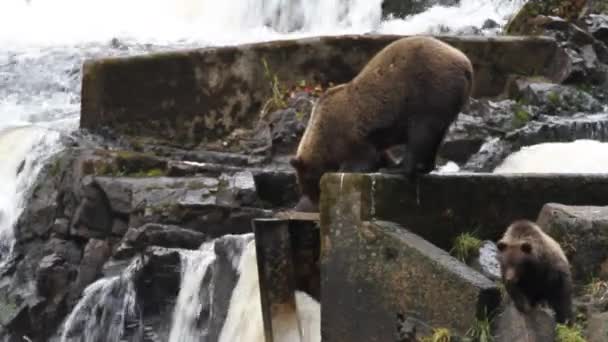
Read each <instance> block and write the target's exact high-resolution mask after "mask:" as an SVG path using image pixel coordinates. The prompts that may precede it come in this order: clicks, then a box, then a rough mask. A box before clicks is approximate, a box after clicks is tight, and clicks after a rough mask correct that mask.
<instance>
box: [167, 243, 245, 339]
mask: <svg viewBox="0 0 608 342" xmlns="http://www.w3.org/2000/svg"><path fill="white" fill-rule="evenodd" d="M252 239H253V234H245V235H225V236H223V237H221V238H219V239H216V240H213V241H211V242H207V243H204V244H203V245H202V246H201V247H200V248H199V249H198V250H196V251H180V256H181V285H180V291H179V294H178V296H177V301H176V303H175V308H174V309H173V322H172V326H171V331H170V334H169V342H200V341H203V342H215V341H217V335H218V334H219V331H220V329H221V326H222V324H223V321H224V316H225V314H226V311H227V306H228V300H229V294H230V293H232V288H233V287H234V283H235V282H236V274H237V272H238V265H239V262H240V260H241V255H242V253H243V250H244V249H245V246H246V245H247V243H249V242H250V241H252ZM230 274H234V275H235V276H234V277H228V278H226V275H230ZM233 278H234V279H233ZM222 292H224V293H222Z"/></svg>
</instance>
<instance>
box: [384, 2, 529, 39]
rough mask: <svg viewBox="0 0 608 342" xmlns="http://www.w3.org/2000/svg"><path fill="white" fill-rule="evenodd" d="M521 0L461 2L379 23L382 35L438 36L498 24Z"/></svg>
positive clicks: (519, 6)
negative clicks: (486, 22)
mask: <svg viewBox="0 0 608 342" xmlns="http://www.w3.org/2000/svg"><path fill="white" fill-rule="evenodd" d="M524 3H525V0H461V1H460V5H459V6H454V7H444V6H435V7H432V8H430V9H428V10H426V11H424V12H422V13H420V14H416V15H412V16H409V17H407V18H397V19H392V20H387V21H385V22H383V23H382V25H381V26H380V28H379V32H382V33H394V34H402V33H410V34H411V33H438V32H441V31H442V30H445V29H449V30H452V31H454V30H458V29H461V28H464V27H467V26H475V27H478V28H481V27H482V26H483V24H484V22H485V21H486V20H488V19H490V20H493V21H495V22H496V23H497V24H499V25H502V24H504V23H505V22H506V20H507V19H508V17H509V16H511V15H512V14H513V13H514V12H515V11H516V10H517V9H519V8H521V6H522V5H523V4H524Z"/></svg>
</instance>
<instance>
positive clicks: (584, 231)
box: [537, 203, 608, 282]
mask: <svg viewBox="0 0 608 342" xmlns="http://www.w3.org/2000/svg"><path fill="white" fill-rule="evenodd" d="M537 223H538V224H539V225H540V226H541V227H542V228H543V229H544V230H545V231H546V232H547V233H548V234H549V235H551V236H552V237H553V238H554V239H555V240H556V241H557V242H558V243H559V244H560V245H561V246H562V248H563V249H564V252H565V253H566V256H567V257H568V259H569V260H570V264H571V265H572V276H573V277H574V278H575V279H577V280H581V281H585V282H587V281H589V280H590V279H594V278H597V277H598V275H600V270H601V269H602V265H606V266H604V267H608V207H594V206H568V205H562V204H558V203H547V204H546V205H545V206H543V208H542V210H541V212H540V214H539V215H538V219H537ZM603 277H605V278H606V277H608V272H607V274H604V275H603Z"/></svg>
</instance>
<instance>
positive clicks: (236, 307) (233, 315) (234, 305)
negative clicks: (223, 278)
mask: <svg viewBox="0 0 608 342" xmlns="http://www.w3.org/2000/svg"><path fill="white" fill-rule="evenodd" d="M256 260H257V259H256V254H255V242H254V241H252V242H250V243H249V245H248V246H247V248H246V249H245V251H244V252H243V256H242V257H241V263H240V265H239V271H240V277H239V281H238V282H237V285H236V287H235V289H234V291H233V294H232V299H231V300H230V307H229V309H228V316H227V317H226V322H225V323H224V327H223V329H222V333H221V335H220V339H219V342H234V341H247V342H264V341H265V339H264V324H263V320H262V308H261V302H260V288H259V283H258V272H257V262H256ZM272 325H273V329H276V330H277V331H279V335H278V336H277V338H275V342H320V341H321V308H320V305H319V303H318V302H316V301H315V300H314V299H312V298H311V297H310V296H308V295H307V294H305V293H302V292H299V291H297V292H296V311H295V312H285V313H283V314H282V315H279V316H278V317H273V318H272Z"/></svg>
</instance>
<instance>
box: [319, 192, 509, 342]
mask: <svg viewBox="0 0 608 342" xmlns="http://www.w3.org/2000/svg"><path fill="white" fill-rule="evenodd" d="M353 206H355V207H357V208H358V204H356V203H353V202H351V201H350V200H348V199H344V203H343V204H341V203H336V207H332V208H331V209H329V210H330V211H329V212H325V213H323V214H324V215H329V216H328V217H331V219H330V222H327V223H326V224H327V225H326V226H322V227H321V230H322V236H323V238H324V239H325V240H324V241H325V243H327V244H328V245H331V248H329V249H326V250H325V251H324V253H323V255H322V261H321V264H322V273H321V277H322V285H321V287H322V288H323V297H322V301H323V303H322V304H323V308H324V309H323V310H324V311H323V320H324V324H326V325H324V326H325V327H328V330H327V331H324V333H327V334H329V335H330V336H332V337H334V336H340V337H339V338H336V341H355V340H373V339H377V340H383V341H389V340H392V339H393V337H394V334H395V333H396V331H395V327H396V326H398V321H399V320H398V317H399V315H401V316H403V317H407V316H413V317H417V318H419V319H420V320H422V321H424V322H425V323H427V324H428V325H430V326H433V327H443V328H447V329H449V330H450V331H451V332H452V333H454V334H457V335H458V334H461V335H464V334H465V333H466V331H467V330H468V329H469V328H470V326H471V325H472V324H473V322H474V321H475V319H476V318H478V315H481V314H482V313H483V312H484V310H486V311H485V312H492V311H493V310H494V309H496V308H497V307H498V305H499V303H500V291H499V290H498V288H497V287H496V285H495V284H494V283H493V282H492V281H490V280H489V279H487V278H486V277H484V276H483V275H481V274H479V273H478V272H477V271H475V270H473V269H471V268H469V267H467V266H466V265H464V264H463V263H461V262H460V261H458V260H456V259H455V258H453V257H451V256H450V255H449V254H448V253H447V252H445V251H443V250H441V249H439V248H437V247H435V246H434V245H432V244H430V243H429V242H427V241H426V240H424V239H422V238H420V237H419V236H417V235H415V234H412V233H410V232H409V231H407V230H406V229H404V228H403V227H401V226H399V225H397V224H395V223H391V222H382V221H374V222H373V223H372V222H357V221H356V220H357V219H355V218H353V217H351V216H350V215H352V214H351V212H352V210H353V208H352V207H353ZM343 210H344V211H343ZM338 212H340V214H338V215H336V213H338ZM353 258H355V259H356V260H357V262H352V261H351V262H349V261H347V260H355V259H353ZM387 275H390V276H388V277H387ZM362 284H365V285H364V286H363V285H362ZM420 284H425V285H424V286H420ZM325 308H327V309H325ZM332 340H333V338H332Z"/></svg>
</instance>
